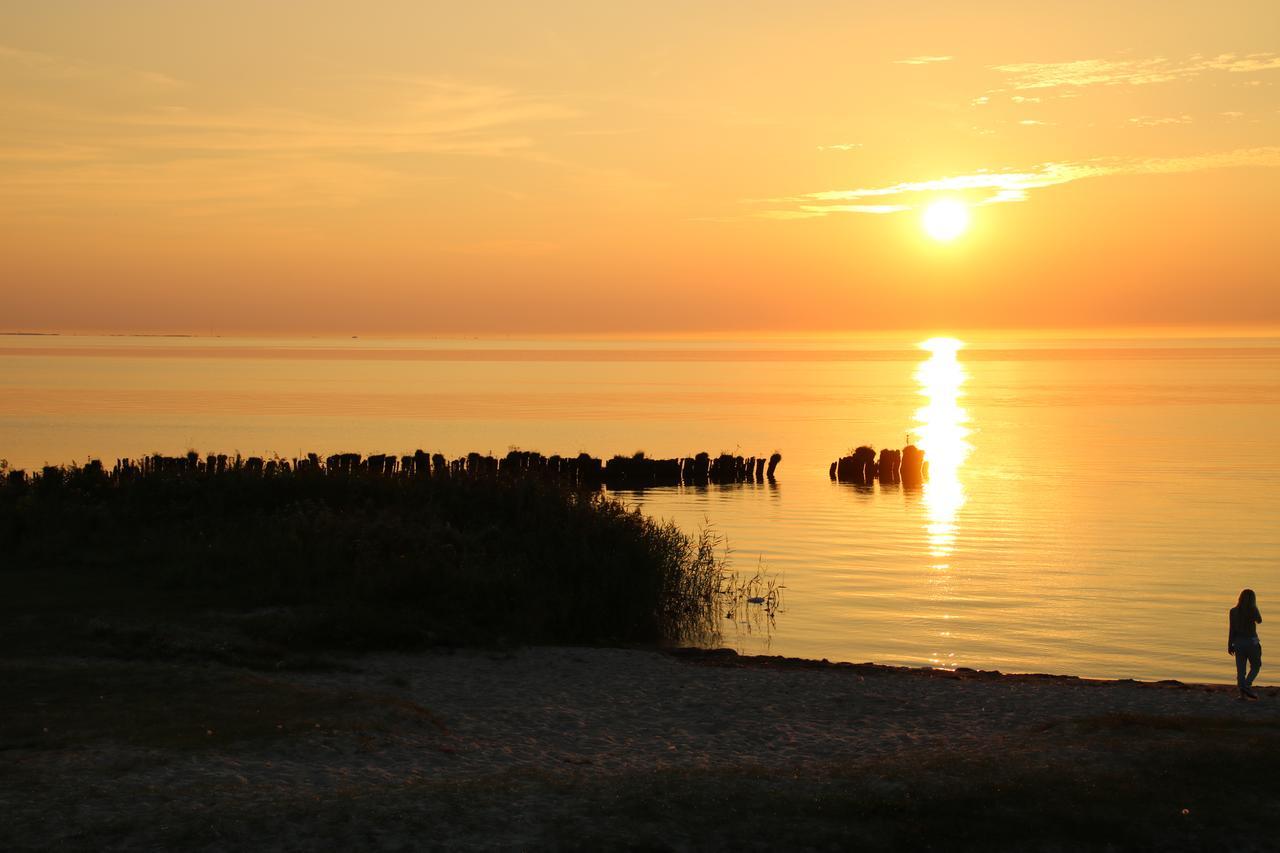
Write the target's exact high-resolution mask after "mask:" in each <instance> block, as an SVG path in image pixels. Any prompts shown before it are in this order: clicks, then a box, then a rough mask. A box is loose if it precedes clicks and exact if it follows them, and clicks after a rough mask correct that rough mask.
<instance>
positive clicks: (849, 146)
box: [818, 142, 862, 151]
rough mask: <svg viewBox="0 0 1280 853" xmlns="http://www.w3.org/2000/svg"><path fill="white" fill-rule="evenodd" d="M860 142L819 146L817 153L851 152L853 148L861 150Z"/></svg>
mask: <svg viewBox="0 0 1280 853" xmlns="http://www.w3.org/2000/svg"><path fill="white" fill-rule="evenodd" d="M861 147H862V143H861V142H840V143H837V144H835V145H819V146H818V150H819V151H852V150H853V149H855V148H861Z"/></svg>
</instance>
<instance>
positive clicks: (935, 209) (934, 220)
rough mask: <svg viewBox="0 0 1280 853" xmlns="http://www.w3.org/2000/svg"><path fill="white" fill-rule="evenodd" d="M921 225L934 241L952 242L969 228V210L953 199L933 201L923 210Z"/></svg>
mask: <svg viewBox="0 0 1280 853" xmlns="http://www.w3.org/2000/svg"><path fill="white" fill-rule="evenodd" d="M921 224H923V225H924V230H925V233H926V234H928V235H929V236H930V237H932V238H933V239H935V240H943V241H947V240H954V239H955V238H957V237H959V236H960V235H961V234H963V233H964V232H965V231H966V230H967V229H968V228H969V208H968V207H966V206H965V204H964V203H963V202H959V201H955V200H953V199H945V200H943V201H935V202H934V203H933V204H931V205H929V206H928V207H926V208H925V211H924V216H923V217H922V219H921Z"/></svg>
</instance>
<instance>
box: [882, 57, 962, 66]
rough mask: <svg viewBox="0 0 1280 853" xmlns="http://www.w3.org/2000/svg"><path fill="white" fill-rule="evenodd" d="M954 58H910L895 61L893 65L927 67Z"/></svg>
mask: <svg viewBox="0 0 1280 853" xmlns="http://www.w3.org/2000/svg"><path fill="white" fill-rule="evenodd" d="M953 59H955V57H954V56H912V57H910V58H908V59H895V60H894V64H895V65H929V64H931V63H934V62H950V61H951V60H953Z"/></svg>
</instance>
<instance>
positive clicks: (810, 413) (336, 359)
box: [0, 336, 1280, 683]
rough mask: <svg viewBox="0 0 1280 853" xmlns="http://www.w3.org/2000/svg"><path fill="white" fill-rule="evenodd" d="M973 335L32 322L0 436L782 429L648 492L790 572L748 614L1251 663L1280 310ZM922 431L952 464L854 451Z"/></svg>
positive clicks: (178, 441) (796, 627)
mask: <svg viewBox="0 0 1280 853" xmlns="http://www.w3.org/2000/svg"><path fill="white" fill-rule="evenodd" d="M922 343H925V344H926V345H925V347H923V348H922V346H921V344H922ZM963 343H964V345H963V346H959V344H960V342H957V341H950V340H934V341H931V342H927V343H926V342H922V341H919V340H889V339H876V340H873V341H857V340H848V339H830V340H817V341H795V340H767V341H745V340H744V341H729V340H717V341H704V342H689V341H654V342H636V341H625V342H619V341H572V342H567V341H520V340H501V341H499V340H465V341H462V340H433V341H420V340H419V341H408V340H400V341H396V340H376V341H370V340H364V339H359V340H357V339H351V340H321V339H313V340H302V339H295V340H278V339H272V340H266V339H260V340H249V339H221V338H138V337H65V336H63V337H26V336H21V337H20V336H11V337H3V338H0V458H7V459H8V460H9V462H10V463H11V464H12V465H14V466H16V467H31V466H36V465H40V464H42V463H45V462H48V463H59V462H69V461H73V460H75V461H83V460H85V459H87V458H89V457H100V458H103V459H104V460H109V461H110V460H114V458H115V457H117V456H125V455H127V456H136V455H141V454H145V453H150V452H162V453H168V454H173V453H178V452H185V451H186V450H187V449H189V448H195V449H198V450H200V451H218V452H235V451H239V452H241V453H243V454H246V455H250V454H272V453H278V454H280V455H282V456H294V455H296V454H298V453H300V452H307V451H318V452H332V451H347V450H350V451H358V452H364V453H369V452H395V453H400V452H406V451H412V450H414V449H417V448H423V449H425V450H428V451H437V450H438V451H441V452H444V453H446V454H450V455H452V454H459V455H460V454H463V453H465V452H468V451H471V450H479V451H481V452H493V453H495V454H501V453H505V452H506V451H507V449H508V448H509V447H511V446H518V447H520V448H523V449H529V450H539V451H542V452H544V453H548V454H550V453H561V454H570V453H572V454H576V453H578V452H580V451H586V452H588V453H592V454H594V455H600V456H609V455H612V454H614V453H620V452H621V453H632V452H634V451H637V450H644V451H646V452H647V453H648V454H650V455H653V456H675V455H682V456H683V455H686V454H690V453H693V452H696V451H699V450H706V451H709V452H711V453H713V454H714V453H718V452H721V451H728V452H734V453H739V454H742V455H767V454H769V453H771V452H773V451H775V450H778V451H781V453H782V454H783V462H782V465H781V466H780V467H779V470H778V478H777V482H776V484H767V485H765V484H761V485H755V484H749V485H744V486H740V487H722V488H717V487H711V488H670V489H654V490H651V491H647V492H644V493H624V494H623V495H622V497H624V498H625V499H626V500H629V501H632V502H635V503H638V504H639V505H640V506H641V507H643V509H644V511H645V512H648V513H651V514H654V515H657V516H662V517H667V518H672V519H675V520H676V521H677V522H678V523H680V524H681V525H683V526H685V527H687V528H689V529H690V530H696V529H698V528H699V527H702V526H710V527H711V528H713V530H714V531H715V532H716V533H717V534H718V535H720V536H722V537H724V538H725V540H726V541H727V543H728V546H729V547H730V548H731V549H732V560H733V565H734V567H735V568H736V569H737V570H739V571H740V572H744V573H747V574H751V573H754V572H755V571H756V570H757V569H758V568H762V569H763V570H764V571H765V572H766V574H767V575H769V576H771V577H774V578H777V579H780V580H781V582H782V583H783V584H785V591H784V604H785V607H784V609H783V610H782V611H781V612H780V613H777V614H776V615H775V617H774V619H773V620H772V621H771V620H769V619H767V618H764V617H763V615H762V614H754V616H753V614H752V613H751V612H750V611H749V613H748V618H746V619H745V620H744V621H739V620H734V621H732V622H726V623H725V625H724V635H725V642H726V644H729V645H735V646H737V647H738V648H739V649H741V650H743V651H750V652H768V653H773V654H785V655H800V656H805V657H818V658H822V657H825V658H829V659H832V660H851V661H867V660H872V661H877V662H881V663H890V664H910V665H921V664H931V665H934V666H944V667H955V666H970V667H979V668H997V669H1001V670H1004V671H1015V672H1016V671H1041V672H1044V671H1047V672H1061V673H1074V674H1079V675H1086V676H1103V677H1120V678H1123V677H1134V678H1143V679H1150V678H1179V679H1185V680H1208V681H1229V680H1232V679H1233V678H1234V674H1233V669H1232V661H1231V659H1230V658H1229V657H1228V656H1227V654H1226V651H1225V645H1226V611H1227V608H1228V607H1230V606H1231V604H1232V603H1233V601H1234V597H1235V595H1236V594H1237V593H1238V591H1239V590H1240V588H1241V587H1244V586H1252V587H1254V588H1255V589H1257V591H1258V597H1259V605H1260V608H1261V610H1262V611H1263V614H1264V615H1269V614H1270V613H1271V612H1272V609H1273V608H1269V606H1268V602H1270V601H1272V600H1275V601H1277V602H1280V525H1278V523H1277V522H1280V460H1277V457H1276V453H1275V438H1276V427H1277V424H1280V340H1275V339H1258V338H1253V339H1230V340H1219V339H1196V340H1185V339H1177V340H1155V339H1142V340H1087V341H1072V340H1035V341H1015V340H996V339H990V338H988V339H983V340H966V341H964V342H963ZM908 435H910V437H911V439H912V440H913V441H915V442H916V443H918V444H922V445H923V446H924V447H925V448H926V450H927V451H928V453H929V458H930V459H931V468H932V477H931V480H930V482H929V483H928V484H927V485H926V486H925V487H924V489H923V490H921V491H914V492H913V491H905V490H903V489H902V488H901V487H878V486H877V487H873V488H869V489H860V488H856V487H853V486H847V485H841V484H836V483H833V482H831V481H830V480H829V479H828V475H827V467H828V465H829V463H830V462H831V461H832V460H833V459H835V458H836V457H837V456H839V455H841V454H842V453H844V452H847V451H848V450H849V449H850V448H852V447H854V446H856V445H858V444H872V445H874V446H875V447H877V448H879V447H901V446H902V445H903V443H904V442H905V440H906V438H907V436H908ZM1274 610H1275V612H1276V614H1277V615H1276V619H1277V620H1280V607H1277V608H1274ZM1269 626H1270V622H1269V621H1268V622H1267V623H1264V624H1263V625H1262V626H1261V633H1262V635H1263V642H1264V645H1268V647H1269V642H1268V639H1267V638H1268V636H1269V634H1270V633H1271V631H1272V629H1271V628H1270V627H1269ZM1277 636H1278V637H1280V634H1277ZM1271 672H1273V670H1270V669H1269V668H1267V667H1266V666H1265V665H1264V669H1263V675H1262V677H1261V680H1262V681H1265V682H1268V683H1280V682H1278V681H1276V680H1274V679H1272V678H1270V677H1269V676H1270V674H1271Z"/></svg>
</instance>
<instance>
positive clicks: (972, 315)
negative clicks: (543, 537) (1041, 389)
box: [0, 0, 1280, 334]
mask: <svg viewBox="0 0 1280 853" xmlns="http://www.w3.org/2000/svg"><path fill="white" fill-rule="evenodd" d="M433 5H434V6H435V8H431V7H432V6H433ZM626 6H629V8H624V4H614V3H598V2H583V3H514V2H512V3H484V2H475V3H466V4H427V3H422V2H382V3H359V4H357V3H334V2H310V3H305V4H304V3H289V2H280V3H261V2H253V3H248V2H238V0H220V2H194V0H193V2H182V3H174V2H169V0H155V2H113V3H100V2H96V0H95V2H82V3H80V2H49V3H38V4H37V3H30V4H9V6H8V7H7V8H6V9H5V10H4V11H0V294H2V296H3V305H4V316H3V319H2V320H0V326H2V327H4V328H6V329H17V330H37V329H39V330H52V329H59V330H90V329H92V330H108V331H185V332H196V333H223V334H228V333H232V334H233V333H237V332H253V331H281V332H297V333H312V332H315V333H331V332H332V333H352V334H355V333H361V334H377V333H440V332H444V333H465V332H503V333H506V332H515V333H519V332H528V333H542V332H567V333H577V334H597V333H614V332H629V333H665V332H699V331H725V330H738V329H747V330H754V329H759V330H774V331H798V330H840V329H853V330H858V329H879V330H885V329H899V328H908V329H917V328H924V327H941V328H972V327H982V328H991V327H1002V326H1008V327H1020V328H1035V327H1064V326H1076V327H1093V326H1108V325H1123V326H1134V325H1144V324H1151V325H1161V326H1165V325H1179V324H1193V325H1204V324H1227V325H1230V324H1249V325H1254V326H1256V325H1260V324H1261V325H1267V324H1280V287H1277V283H1278V282H1277V273H1276V269H1277V267H1278V266H1280V264H1278V262H1280V241H1278V238H1277V235H1280V202H1278V201H1277V200H1278V199H1280V169H1278V168H1277V167H1280V132H1278V131H1280V29H1278V28H1277V26H1276V21H1277V18H1276V8H1275V5H1274V2H1273V0H1268V2H1256V3H1232V4H1208V3H1195V4H1191V3H1171V2H1167V0H1166V2H1159V3H1125V4H1115V3H1110V2H1108V3H1084V2H1070V3H1037V4H1028V3H1022V2H1017V3H1014V2H1009V3H985V4H982V3H964V4H943V3H936V4H912V3H903V2H892V3H889V2H886V3H875V2H865V3H843V4H838V3H827V2H822V3H816V2H815V3H804V2H790V3H785V4H783V3H748V2H741V0H739V2H723V3H675V2H672V3H665V2H655V3H649V4H626ZM942 196H947V197H955V198H963V199H965V200H967V201H968V202H969V203H970V204H971V205H972V208H971V210H972V226H971V228H970V230H969V231H968V232H967V233H966V234H965V235H963V236H962V237H960V238H959V239H957V240H955V241H954V242H951V243H938V242H934V241H932V240H929V239H928V238H927V237H926V236H925V235H924V234H923V232H922V231H921V228H920V215H921V211H922V206H923V205H925V204H927V203H928V202H930V201H931V200H934V199H936V198H939V197H942Z"/></svg>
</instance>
